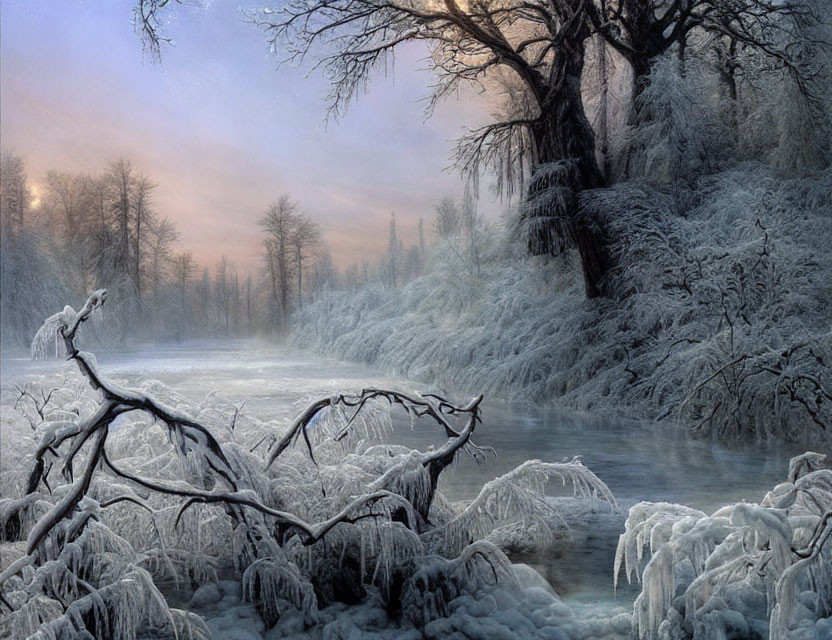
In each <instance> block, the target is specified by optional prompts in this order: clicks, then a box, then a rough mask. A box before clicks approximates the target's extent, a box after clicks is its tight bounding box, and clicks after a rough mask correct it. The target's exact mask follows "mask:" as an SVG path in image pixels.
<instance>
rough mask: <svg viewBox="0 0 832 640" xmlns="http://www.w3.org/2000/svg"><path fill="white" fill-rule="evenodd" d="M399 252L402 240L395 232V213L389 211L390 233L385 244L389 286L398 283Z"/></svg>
mask: <svg viewBox="0 0 832 640" xmlns="http://www.w3.org/2000/svg"><path fill="white" fill-rule="evenodd" d="M401 253H402V242H401V240H399V236H398V234H397V232H396V214H395V213H394V212H391V213H390V235H389V240H388V244H387V277H388V279H389V282H390V286H392V287H396V286H397V284H398V276H399V271H400V270H401V265H400V264H399V263H400V262H401V257H400V256H401Z"/></svg>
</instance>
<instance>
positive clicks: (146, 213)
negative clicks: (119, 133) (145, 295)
mask: <svg viewBox="0 0 832 640" xmlns="http://www.w3.org/2000/svg"><path fill="white" fill-rule="evenodd" d="M155 188H156V184H155V183H154V182H152V181H151V180H149V179H148V178H147V177H146V176H143V175H139V176H137V177H136V179H135V182H134V184H133V198H132V200H133V201H132V208H133V266H132V271H133V283H134V285H135V287H136V296H137V297H138V298H139V300H141V297H142V253H143V251H144V244H143V242H144V233H145V231H146V230H147V229H146V227H148V226H150V225H151V224H152V218H153V210H152V208H151V204H152V203H151V200H150V198H151V193H152V192H153V190H154V189H155Z"/></svg>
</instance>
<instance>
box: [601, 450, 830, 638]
mask: <svg viewBox="0 0 832 640" xmlns="http://www.w3.org/2000/svg"><path fill="white" fill-rule="evenodd" d="M830 462H832V461H830V460H829V459H828V456H826V455H823V454H818V453H812V452H809V453H805V454H803V455H802V456H799V457H797V458H794V459H793V460H792V462H791V465H790V470H789V476H788V478H787V479H786V481H785V482H783V483H782V484H779V485H777V486H776V487H775V488H774V489H773V490H772V491H770V492H769V493H768V494H766V496H765V498H764V499H763V501H762V502H761V503H760V504H759V505H755V504H749V503H745V502H742V503H737V504H733V505H728V506H725V507H722V508H721V509H719V510H717V511H716V512H714V513H713V514H712V515H710V516H708V515H706V514H705V513H702V512H701V511H697V510H695V509H690V508H688V507H685V506H683V505H678V504H668V503H648V502H642V503H639V504H637V505H636V506H634V507H633V508H632V509H630V513H629V516H628V518H627V522H626V531H625V533H623V534H621V537H620V540H619V543H618V550H617V552H616V560H615V568H614V572H615V579H616V581H617V580H618V575H619V572H620V570H621V569H622V568H623V569H624V570H625V573H626V575H627V579H628V580H631V579H632V578H633V577H635V578H636V579H638V580H640V581H641V583H642V590H641V594H640V595H639V597H638V599H637V600H636V602H635V608H634V613H633V632H634V635H636V636H637V637H638V638H639V639H650V640H652V639H662V640H671V639H682V638H694V639H697V638H702V639H707V638H726V639H729V638H771V640H786V639H792V640H797V639H798V638H805V639H806V640H812V639H815V638H825V637H828V636H829V634H830V633H832V464H830ZM645 557H649V560H647V562H646V564H645V563H644V562H643V560H644V558H645Z"/></svg>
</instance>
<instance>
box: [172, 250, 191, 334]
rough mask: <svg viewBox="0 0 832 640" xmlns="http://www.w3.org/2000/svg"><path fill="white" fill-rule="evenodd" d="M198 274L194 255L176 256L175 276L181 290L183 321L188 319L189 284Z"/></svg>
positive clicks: (179, 254)
mask: <svg viewBox="0 0 832 640" xmlns="http://www.w3.org/2000/svg"><path fill="white" fill-rule="evenodd" d="M195 273H196V263H195V262H194V256H193V253H191V252H190V251H183V252H182V253H178V254H176V256H175V257H174V259H173V274H174V278H175V279H176V286H177V288H178V290H179V307H180V310H181V312H182V318H183V321H184V319H185V318H187V317H188V305H187V288H188V283H189V282H190V281H191V280H193V277H194V274H195Z"/></svg>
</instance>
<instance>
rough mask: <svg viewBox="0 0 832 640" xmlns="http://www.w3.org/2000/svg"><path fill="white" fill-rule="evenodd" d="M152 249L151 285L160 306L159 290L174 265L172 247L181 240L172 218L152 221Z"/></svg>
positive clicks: (150, 227) (149, 234)
mask: <svg viewBox="0 0 832 640" xmlns="http://www.w3.org/2000/svg"><path fill="white" fill-rule="evenodd" d="M147 231H148V244H149V249H150V283H151V286H152V287H153V302H154V304H156V306H157V308H158V305H159V288H160V286H161V285H162V283H163V282H164V281H165V278H166V276H167V275H168V274H169V272H170V271H171V267H172V266H175V265H174V258H173V257H172V255H171V245H172V244H173V243H174V242H176V241H177V240H178V239H179V231H178V229H177V228H176V224H174V222H173V221H172V220H171V219H170V218H161V219H158V220H156V219H151V220H150V221H149V224H148V229H147Z"/></svg>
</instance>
